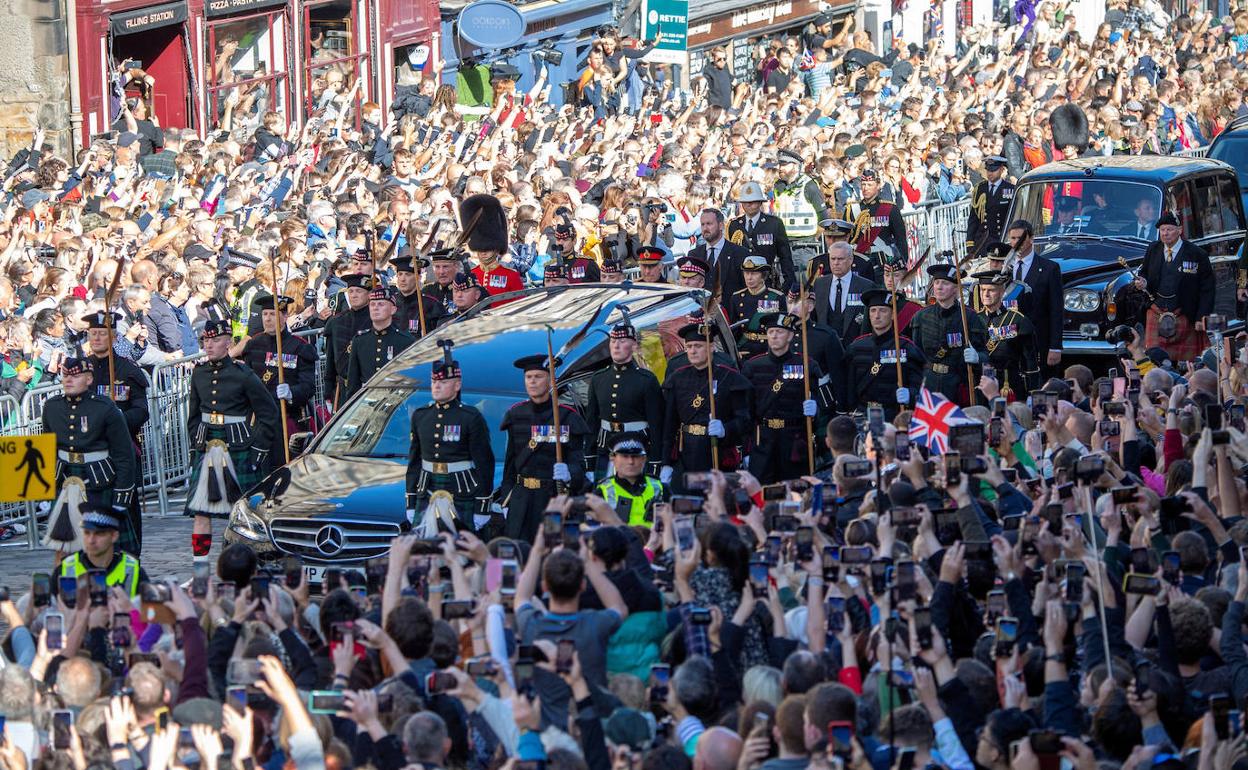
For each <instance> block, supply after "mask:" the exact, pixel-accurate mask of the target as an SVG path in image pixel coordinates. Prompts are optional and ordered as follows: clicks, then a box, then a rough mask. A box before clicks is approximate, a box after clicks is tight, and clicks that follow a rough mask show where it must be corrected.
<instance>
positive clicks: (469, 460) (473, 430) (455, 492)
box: [407, 340, 494, 532]
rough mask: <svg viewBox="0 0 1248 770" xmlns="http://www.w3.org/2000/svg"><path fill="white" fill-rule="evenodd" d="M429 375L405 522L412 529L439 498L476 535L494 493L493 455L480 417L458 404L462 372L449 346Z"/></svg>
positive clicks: (411, 459)
mask: <svg viewBox="0 0 1248 770" xmlns="http://www.w3.org/2000/svg"><path fill="white" fill-rule="evenodd" d="M439 344H440V345H441V346H442V348H443V350H444V357H443V360H441V361H435V362H434V364H433V367H432V372H431V374H430V376H429V390H430V394H431V395H432V396H433V400H432V401H430V402H429V403H428V404H426V405H425V406H423V407H420V408H419V409H416V410H415V411H413V412H412V438H411V441H412V443H411V450H410V453H409V454H408V460H407V518H408V521H410V522H411V523H412V524H413V525H415V524H417V523H418V522H417V517H418V516H420V515H421V512H422V511H423V510H424V508H425V507H426V506H427V505H428V504H429V501H430V500H431V499H432V498H433V497H434V496H435V495H439V496H449V497H450V498H451V500H452V501H453V503H454V506H455V512H456V518H457V522H456V524H457V526H458V527H459V528H460V529H467V530H468V531H470V532H475V531H476V521H475V517H476V516H477V515H485V514H488V512H489V508H490V494H491V493H492V492H493V491H494V450H493V449H492V448H491V447H490V428H489V425H487V424H486V422H485V418H484V417H483V416H482V415H481V412H480V411H479V410H478V409H477V408H476V407H472V406H467V405H465V404H464V403H463V401H461V400H460V391H461V390H462V388H463V384H464V380H463V370H462V369H461V368H460V366H459V363H458V362H457V361H455V360H453V359H452V358H451V341H450V340H440V341H439Z"/></svg>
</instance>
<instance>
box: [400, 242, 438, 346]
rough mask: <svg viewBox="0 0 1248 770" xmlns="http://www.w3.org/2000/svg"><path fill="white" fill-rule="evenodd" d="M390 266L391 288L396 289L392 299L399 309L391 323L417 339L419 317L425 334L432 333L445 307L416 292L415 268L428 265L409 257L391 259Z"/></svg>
mask: <svg viewBox="0 0 1248 770" xmlns="http://www.w3.org/2000/svg"><path fill="white" fill-rule="evenodd" d="M390 264H391V265H394V288H396V289H398V294H397V295H396V296H395V298H394V300H395V303H396V304H397V305H398V308H399V313H398V316H397V318H396V319H395V323H396V324H397V325H398V327H399V328H400V329H402V330H403V331H405V332H407V333H408V334H410V335H412V337H415V338H419V337H420V335H421V325H420V324H421V314H422V313H423V314H424V324H425V325H424V330H425V332H428V331H429V330H430V329H436V328H437V327H438V322H439V321H441V320H442V316H444V315H446V306H445V305H443V304H442V300H441V299H440V298H438V297H435V296H433V295H432V294H429V293H427V292H425V291H424V290H422V291H417V290H416V289H417V287H418V286H419V285H420V276H419V275H417V274H416V273H417V268H418V267H419V268H425V267H427V266H428V265H429V262H428V261H427V260H424V259H421V258H420V257H413V256H410V255H409V256H404V257H397V258H395V259H392V260H390Z"/></svg>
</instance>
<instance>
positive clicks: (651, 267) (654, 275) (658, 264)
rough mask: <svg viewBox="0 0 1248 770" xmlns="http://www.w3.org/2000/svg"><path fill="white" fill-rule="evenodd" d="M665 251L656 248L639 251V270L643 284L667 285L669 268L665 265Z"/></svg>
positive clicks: (646, 247)
mask: <svg viewBox="0 0 1248 770" xmlns="http://www.w3.org/2000/svg"><path fill="white" fill-rule="evenodd" d="M664 253H665V252H664V251H663V250H662V249H660V248H657V247H655V246H642V247H641V248H640V249H637V268H638V270H639V271H640V272H641V275H640V278H639V280H640V281H641V282H642V283H667V276H666V275H664V273H666V272H667V266H666V265H664V264H663V255H664Z"/></svg>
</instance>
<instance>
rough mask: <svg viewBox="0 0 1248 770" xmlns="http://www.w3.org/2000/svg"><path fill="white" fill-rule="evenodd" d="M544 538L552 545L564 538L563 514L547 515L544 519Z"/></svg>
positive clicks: (549, 513)
mask: <svg viewBox="0 0 1248 770" xmlns="http://www.w3.org/2000/svg"><path fill="white" fill-rule="evenodd" d="M542 537H543V538H544V539H545V540H546V542H547V543H548V544H550V545H554V543H556V542H558V541H559V540H560V539H561V538H562V537H563V514H562V513H559V512H558V511H555V512H550V511H548V512H547V513H546V516H545V517H544V518H543V519H542Z"/></svg>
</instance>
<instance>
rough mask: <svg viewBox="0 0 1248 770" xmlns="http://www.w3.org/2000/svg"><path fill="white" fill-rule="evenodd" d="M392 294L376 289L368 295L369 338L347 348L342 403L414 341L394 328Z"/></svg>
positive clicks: (395, 307)
mask: <svg viewBox="0 0 1248 770" xmlns="http://www.w3.org/2000/svg"><path fill="white" fill-rule="evenodd" d="M398 309H399V308H398V305H397V304H396V302H395V297H394V290H393V289H391V288H390V287H389V286H378V287H377V288H375V289H373V290H372V291H371V292H369V295H368V315H369V317H370V318H371V319H372V321H373V328H372V331H371V333H369V334H361V335H359V336H357V337H356V338H355V339H353V340H351V344H350V345H348V346H347V390H346V394H345V398H344V399H343V402H344V403H345V402H346V399H348V398H351V397H352V396H354V395H355V394H356V392H357V391H359V389H360V388H362V387H364V384H365V383H367V382H368V381H369V380H370V379H372V377H373V375H374V374H376V373H377V372H378V371H379V370H380V369H381V368H382V367H383V366H385V365H386V364H388V363H390V362H391V361H393V360H394V357H395V356H397V355H398V354H399V353H401V352H403V351H404V350H406V349H407V348H408V347H409V346H410V345H411V344H412V343H413V342H415V341H416V338H415V337H413V336H412V335H410V334H408V333H407V332H404V331H400V330H399V329H398V328H397V327H396V326H395V325H394V315H395V313H396V312H397V311H398Z"/></svg>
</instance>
